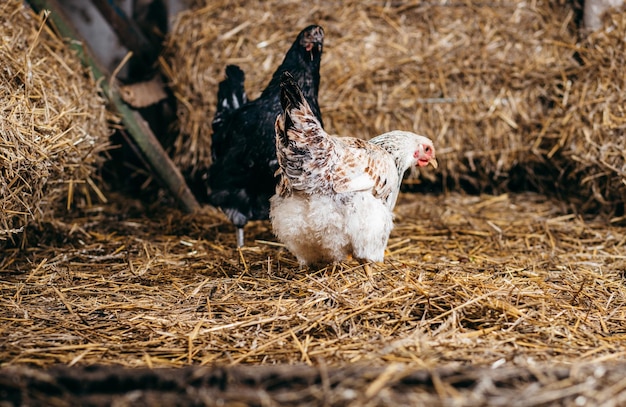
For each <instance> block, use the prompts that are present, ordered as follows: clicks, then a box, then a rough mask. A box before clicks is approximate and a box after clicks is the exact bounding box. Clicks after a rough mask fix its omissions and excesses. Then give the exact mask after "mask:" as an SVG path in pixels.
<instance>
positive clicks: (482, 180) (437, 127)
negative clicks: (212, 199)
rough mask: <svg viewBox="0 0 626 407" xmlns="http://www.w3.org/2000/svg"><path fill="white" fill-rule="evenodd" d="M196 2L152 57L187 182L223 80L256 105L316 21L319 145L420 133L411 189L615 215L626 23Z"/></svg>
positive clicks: (555, 6) (533, 6) (452, 8)
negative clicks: (517, 196)
mask: <svg viewBox="0 0 626 407" xmlns="http://www.w3.org/2000/svg"><path fill="white" fill-rule="evenodd" d="M198 4H199V6H198V8H197V9H196V10H194V11H193V12H188V13H183V14H181V15H180V17H179V19H178V21H177V24H175V27H174V28H173V31H172V33H171V35H170V37H169V40H168V44H167V45H166V49H167V51H166V53H165V56H164V58H163V59H162V63H163V66H164V67H165V70H166V71H167V72H168V76H169V77H170V79H171V81H172V84H173V87H174V89H175V91H176V95H177V98H178V100H179V102H180V103H179V118H180V126H181V128H180V130H181V136H180V137H179V138H178V140H177V142H176V144H175V145H174V146H173V148H172V152H173V156H174V159H175V160H176V162H177V163H178V164H179V165H181V167H182V168H184V169H186V170H187V171H190V172H192V171H194V170H198V171H200V172H202V171H204V170H205V169H206V168H207V167H208V165H209V163H210V151H209V149H210V134H211V130H210V125H211V123H210V119H211V118H212V117H213V114H214V111H215V104H216V99H215V98H216V93H217V84H218V82H219V81H220V80H221V79H222V78H223V75H224V73H223V72H224V67H225V66H226V65H227V64H229V63H234V64H238V65H240V66H241V67H242V68H243V69H244V71H245V72H246V75H247V76H246V89H247V90H248V93H249V95H250V96H251V97H253V98H254V97H256V96H258V95H259V93H260V92H261V90H262V89H263V88H264V86H265V85H266V84H267V82H268V81H269V79H270V77H271V74H272V72H273V71H274V69H275V68H276V67H277V66H278V65H279V63H280V62H281V60H282V58H283V56H284V53H285V52H286V50H287V49H288V47H289V45H290V44H291V42H292V41H293V39H294V38H295V36H296V34H297V33H298V31H299V30H300V29H302V28H303V27H305V26H306V25H307V24H310V23H319V24H321V25H322V26H323V27H324V29H325V32H326V39H325V50H324V55H323V57H322V66H321V77H322V81H321V88H320V97H319V98H320V106H321V109H322V114H323V116H324V123H325V124H326V126H327V130H329V131H330V132H333V133H337V134H341V135H352V136H357V137H361V138H366V139H367V138H370V137H373V136H375V135H377V134H380V133H383V132H385V131H388V130H392V129H404V130H412V131H416V132H419V133H422V134H425V135H427V136H429V137H431V138H432V139H433V140H434V141H435V146H437V148H438V157H439V158H440V162H441V164H442V165H441V166H440V171H439V172H437V173H428V174H426V173H424V174H423V176H426V177H428V178H429V180H430V181H431V182H433V181H434V182H437V183H441V182H444V185H447V187H449V188H453V189H457V188H458V187H459V186H460V187H462V188H465V189H468V190H470V191H474V192H475V191H491V192H493V191H507V190H520V189H523V190H526V189H529V188H530V189H534V190H540V191H544V192H547V193H551V194H554V193H556V194H558V195H559V196H565V197H568V199H570V200H575V201H576V202H577V203H578V208H579V209H582V210H583V211H596V210H597V209H598V207H599V206H602V205H604V207H605V209H609V210H611V209H615V208H617V209H618V210H619V211H621V210H622V209H621V207H622V206H623V205H622V202H623V199H624V194H625V191H626V186H625V184H624V180H626V173H625V172H624V166H625V165H626V159H625V157H624V154H623V151H625V150H626V149H625V147H626V145H624V136H623V134H624V126H626V121H624V117H625V116H624V111H623V106H624V102H625V100H624V94H625V92H623V89H624V75H623V72H624V69H625V68H626V67H625V66H624V62H625V60H624V38H625V36H626V25H625V24H624V15H626V14H624V13H621V12H616V13H614V14H613V15H611V17H610V18H608V19H607V20H606V26H605V29H603V30H600V31H599V32H597V33H595V34H593V35H591V36H589V37H588V38H587V37H586V36H579V33H578V28H577V21H576V13H577V12H579V10H578V9H577V8H576V5H577V3H576V2H566V1H557V2H555V1H541V0H539V1H533V2H525V1H489V2H480V1H477V2H448V1H428V2H422V1H420V2H379V1H366V2H361V1H347V2H337V1H322V0H320V1H312V2H308V3H307V7H306V10H303V8H302V6H301V3H300V2H295V1H269V2H260V1H256V2H248V1H246V2H242V1H236V2H229V5H228V6H227V7H225V6H223V5H222V4H220V3H219V2H214V1H211V2H206V4H205V3H204V2H201V1H199V2H198ZM581 38H582V39H581ZM435 177H436V179H435ZM619 215H621V212H618V216H619Z"/></svg>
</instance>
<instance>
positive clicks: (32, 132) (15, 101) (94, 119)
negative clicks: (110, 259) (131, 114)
mask: <svg viewBox="0 0 626 407" xmlns="http://www.w3.org/2000/svg"><path fill="white" fill-rule="evenodd" d="M0 38H2V41H1V42H0V61H2V67H1V69H0V208H1V213H0V247H2V246H3V245H4V243H5V242H3V240H6V239H16V240H19V237H17V236H18V235H19V233H20V232H21V231H22V230H23V228H24V227H25V225H27V224H28V223H29V222H32V221H39V220H42V219H43V218H46V217H48V218H49V217H51V216H52V213H53V212H54V210H55V209H59V208H64V207H71V206H74V205H76V204H77V203H78V204H85V203H86V204H90V203H91V200H92V198H93V199H98V198H97V197H99V198H101V199H104V198H103V196H102V193H101V192H100V191H99V188H98V187H97V186H96V184H95V183H94V181H93V180H92V178H93V177H94V172H95V169H96V167H97V166H98V165H99V162H101V161H102V158H101V157H99V153H101V152H102V150H104V149H105V148H106V147H107V146H108V136H109V128H108V125H107V121H106V117H105V116H106V110H105V104H104V100H103V99H102V98H101V97H100V96H99V95H98V91H97V88H96V85H95V83H94V81H93V80H92V79H91V78H90V76H89V73H88V72H87V70H86V69H85V68H83V67H82V66H81V64H80V62H79V60H78V58H76V57H75V55H74V54H73V52H72V51H70V50H69V49H68V47H67V45H66V44H65V43H64V42H63V41H62V40H61V39H59V38H58V37H56V35H54V34H53V33H52V32H51V31H50V29H49V27H48V26H46V25H45V24H44V23H43V22H42V20H41V18H39V17H38V16H36V15H34V13H33V12H32V11H31V10H30V9H29V8H27V7H26V6H24V4H23V2H22V1H19V0H8V1H5V2H3V3H2V5H0Z"/></svg>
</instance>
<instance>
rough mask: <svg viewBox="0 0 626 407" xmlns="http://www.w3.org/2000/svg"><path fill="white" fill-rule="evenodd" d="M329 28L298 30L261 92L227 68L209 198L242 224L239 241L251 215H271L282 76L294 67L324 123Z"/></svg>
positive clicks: (215, 132) (258, 217) (215, 133)
mask: <svg viewBox="0 0 626 407" xmlns="http://www.w3.org/2000/svg"><path fill="white" fill-rule="evenodd" d="M323 42H324V30H323V29H322V27H320V26H318V25H311V26H309V27H307V28H305V29H304V30H302V31H301V32H300V34H298V37H297V38H296V40H295V42H294V43H293V45H292V46H291V48H290V49H289V51H288V52H287V54H286V55H285V58H284V60H283V62H282V64H281V65H280V66H279V67H278V69H276V72H274V74H273V76H272V79H271V81H270V82H269V84H268V85H267V87H266V88H265V90H264V91H263V92H262V94H261V96H259V98H257V99H255V100H253V101H248V100H247V96H246V93H245V90H244V87H243V81H244V74H243V71H242V70H241V69H239V68H238V67H236V66H232V65H231V66H229V67H227V68H226V75H227V77H226V79H225V80H224V81H222V83H220V85H219V92H218V105H217V113H216V115H215V118H214V120H213V123H212V125H213V138H212V146H211V149H212V156H213V164H212V165H211V167H210V169H209V174H208V189H209V191H208V198H207V200H208V202H209V203H210V204H211V205H213V206H216V207H219V208H221V209H222V211H223V212H224V213H225V214H226V216H227V217H228V218H229V219H230V221H231V222H232V223H233V224H234V225H235V226H236V227H237V246H238V247H241V246H243V245H244V233H243V227H244V226H245V225H246V223H247V222H248V221H249V220H262V219H267V218H268V217H269V199H270V197H271V196H272V195H273V194H274V190H275V188H276V178H275V176H274V173H275V172H276V170H277V169H278V163H277V161H276V150H275V143H274V135H275V132H274V122H275V120H276V116H278V114H279V113H280V112H281V107H280V78H281V75H282V74H283V72H286V71H289V72H291V74H292V75H293V77H294V80H295V81H296V82H297V83H298V85H299V86H300V87H301V89H302V91H303V95H304V98H305V99H306V101H307V103H308V104H309V106H310V108H311V112H312V115H313V116H314V117H315V118H316V120H318V121H319V123H320V125H321V123H322V118H321V114H320V109H319V105H318V102H317V95H318V90H319V83H320V74H319V69H320V62H321V57H322V47H323Z"/></svg>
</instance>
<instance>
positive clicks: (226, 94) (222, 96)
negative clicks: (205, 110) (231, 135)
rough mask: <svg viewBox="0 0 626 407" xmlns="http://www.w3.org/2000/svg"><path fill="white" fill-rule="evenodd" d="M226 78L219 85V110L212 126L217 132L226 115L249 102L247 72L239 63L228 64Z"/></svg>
mask: <svg viewBox="0 0 626 407" xmlns="http://www.w3.org/2000/svg"><path fill="white" fill-rule="evenodd" d="M225 74H226V78H224V80H223V81H221V82H220V83H219V85H218V90H217V110H216V112H215V117H214V119H213V123H212V127H213V132H214V133H215V132H216V130H217V129H219V128H220V127H221V126H222V124H223V123H224V121H225V120H226V117H227V116H228V115H229V114H230V113H232V112H234V111H235V110H237V109H239V108H240V107H241V106H243V105H244V104H245V103H247V102H248V95H246V90H245V88H244V81H245V74H244V72H243V71H242V70H241V68H239V67H238V66H237V65H227V66H226V69H225Z"/></svg>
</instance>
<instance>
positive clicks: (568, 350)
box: [0, 194, 626, 367]
mask: <svg viewBox="0 0 626 407" xmlns="http://www.w3.org/2000/svg"><path fill="white" fill-rule="evenodd" d="M116 205H117V204H116ZM116 205H109V206H103V207H95V208H94V210H93V211H92V212H90V213H89V214H87V217H85V218H78V219H74V220H70V221H68V223H65V221H62V220H58V221H55V223H53V224H48V225H47V226H46V227H45V229H44V230H43V231H41V232H40V233H44V237H43V238H42V239H41V242H42V243H41V244H40V245H39V246H38V247H32V248H29V249H27V251H26V253H19V252H17V251H15V252H7V253H6V254H5V256H4V258H3V260H2V263H1V264H0V273H1V274H2V279H0V304H1V307H2V308H3V309H4V310H5V311H4V313H3V316H2V317H0V319H2V320H3V324H2V328H1V331H2V336H1V337H2V341H1V342H0V359H2V360H3V361H5V363H6V364H9V365H12V364H24V363H28V364H34V365H37V366H49V365H51V364H55V363H61V364H68V365H70V366H71V365H75V364H81V365H82V364H93V363H113V364H119V365H123V366H160V367H168V366H170V367H175V366H184V365H187V364H190V363H193V364H202V365H204V364H239V363H252V364H273V363H307V364H316V363H319V361H324V363H328V364H332V365H342V364H346V363H366V364H368V365H372V366H382V365H386V364H388V363H390V362H400V363H406V364H409V365H410V366H415V367H434V366H442V365H445V366H458V365H462V364H477V365H485V364H492V363H494V362H497V361H500V362H498V363H503V364H505V365H507V366H529V365H533V364H535V363H540V362H550V363H567V364H576V363H581V362H590V361H612V360H619V359H622V358H623V357H624V346H625V345H626V329H625V327H626V285H625V284H624V268H625V267H626V257H625V256H624V253H625V252H626V251H625V247H624V246H625V244H626V231H625V230H624V228H620V227H611V226H607V225H606V224H604V223H595V222H584V221H582V220H581V219H579V218H577V217H575V216H573V215H564V214H563V213H562V212H561V211H560V210H558V209H557V206H555V204H554V202H551V201H548V200H546V199H545V198H543V197H541V196H539V195H533V194H523V195H512V196H509V195H499V196H483V197H462V196H459V195H451V196H449V197H447V198H446V197H433V196H424V197H421V198H420V199H415V197H414V196H413V195H404V196H403V197H402V199H401V201H400V203H399V206H398V210H397V213H398V219H397V222H396V224H397V227H396V228H395V230H394V231H393V233H392V237H391V240H390V244H389V249H388V251H389V254H388V256H387V260H386V261H385V263H384V264H381V265H373V266H372V274H371V275H368V274H367V273H366V272H365V271H364V269H363V268H362V266H359V265H358V264H356V263H346V264H341V265H337V266H334V267H328V268H324V269H321V270H309V271H307V272H304V271H298V267H297V264H296V262H295V260H294V258H293V257H292V256H291V255H289V254H288V253H286V252H285V251H284V249H282V248H280V247H278V246H277V245H276V244H274V243H267V242H269V241H272V240H273V239H272V236H271V233H270V231H269V230H268V224H267V223H266V222H257V223H254V224H253V226H252V228H251V233H252V234H253V235H254V236H256V237H257V239H260V240H258V241H257V244H256V245H255V246H253V247H249V248H245V249H243V251H242V252H241V255H239V254H238V252H237V251H236V250H235V249H233V247H234V241H233V236H232V235H233V234H232V229H231V228H230V227H229V226H228V225H227V224H225V223H224V221H223V220H222V219H223V218H222V217H221V216H216V215H214V214H212V213H210V212H206V213H204V214H201V215H198V216H194V217H191V216H184V215H181V214H180V213H179V212H176V211H170V210H165V211H162V212H161V214H160V216H145V214H144V215H143V216H140V217H131V216H128V215H124V212H123V211H121V209H120V207H118V206H116ZM120 205H121V204H120Z"/></svg>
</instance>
